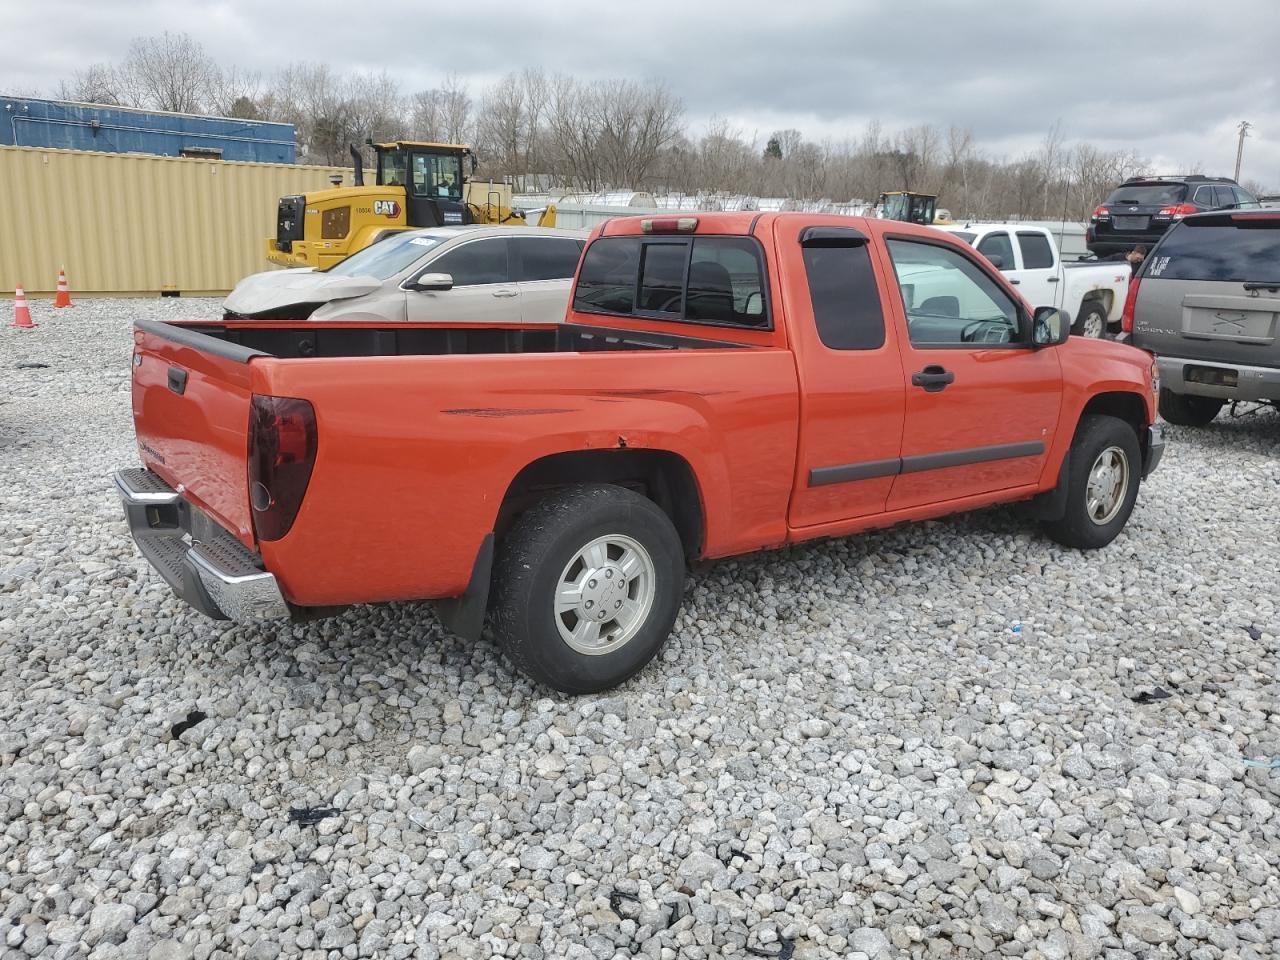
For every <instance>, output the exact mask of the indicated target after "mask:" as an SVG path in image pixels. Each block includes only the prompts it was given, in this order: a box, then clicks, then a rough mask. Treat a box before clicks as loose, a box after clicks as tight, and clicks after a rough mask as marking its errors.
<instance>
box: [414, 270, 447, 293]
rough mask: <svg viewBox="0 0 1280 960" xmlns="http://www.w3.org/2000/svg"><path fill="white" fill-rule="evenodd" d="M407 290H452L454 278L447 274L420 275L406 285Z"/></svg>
mask: <svg viewBox="0 0 1280 960" xmlns="http://www.w3.org/2000/svg"><path fill="white" fill-rule="evenodd" d="M405 289H406V290H421V291H424V292H426V291H431V290H452V289H453V277H452V276H450V275H449V274H447V273H423V274H419V275H418V277H417V279H416V280H411V281H409V282H408V283H406V284H405Z"/></svg>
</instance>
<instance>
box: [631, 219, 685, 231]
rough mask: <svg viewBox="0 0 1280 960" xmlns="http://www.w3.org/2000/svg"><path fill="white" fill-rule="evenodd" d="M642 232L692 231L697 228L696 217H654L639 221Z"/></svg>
mask: <svg viewBox="0 0 1280 960" xmlns="http://www.w3.org/2000/svg"><path fill="white" fill-rule="evenodd" d="M640 229H641V231H642V232H644V233H693V231H695V230H697V229H698V218H697V217H654V218H652V219H649V218H646V219H644V220H641V221H640Z"/></svg>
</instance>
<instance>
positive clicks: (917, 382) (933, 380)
mask: <svg viewBox="0 0 1280 960" xmlns="http://www.w3.org/2000/svg"><path fill="white" fill-rule="evenodd" d="M955 379H956V375H955V374H954V373H952V372H951V371H950V370H947V369H946V368H945V367H941V366H939V365H938V364H936V363H931V364H929V366H927V367H925V368H924V369H923V370H921V371H920V372H919V373H913V374H912V375H911V385H912V386H913V387H924V390H925V393H937V392H938V391H939V390H945V389H947V384H949V383H955Z"/></svg>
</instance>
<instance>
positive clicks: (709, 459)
mask: <svg viewBox="0 0 1280 960" xmlns="http://www.w3.org/2000/svg"><path fill="white" fill-rule="evenodd" d="M1070 327H1071V320H1070V318H1069V317H1067V316H1066V315H1065V314H1063V313H1062V312H1061V311H1060V310H1058V309H1056V308H1053V307H1044V308H1040V309H1033V308H1032V307H1031V306H1030V305H1028V304H1027V303H1026V302H1025V301H1024V300H1023V299H1022V298H1021V297H1020V296H1019V295H1018V292H1017V291H1016V290H1015V289H1014V288H1013V287H1012V286H1010V285H1009V284H1008V283H1007V281H1006V280H1005V278H1004V277H1002V276H1001V275H1000V273H999V271H997V270H995V269H994V268H993V267H992V265H991V264H990V263H989V262H988V261H987V260H986V259H985V258H984V257H983V256H982V255H981V254H979V253H978V252H977V251H976V250H974V249H973V248H972V247H970V246H968V245H967V244H965V243H962V242H961V241H960V240H958V239H956V238H953V237H950V236H948V235H946V234H944V233H941V232H940V231H937V230H935V229H932V228H930V227H918V226H913V225H910V224H904V223H899V222H893V221H877V220H864V219H854V218H844V217H834V216H819V215H808V214H770V213H764V214H710V215H706V214H704V215H699V216H696V217H684V216H681V217H652V218H626V219H616V220H611V221H609V222H608V223H606V224H603V225H601V226H600V227H597V228H596V230H595V231H594V232H593V234H592V236H591V239H590V241H589V244H588V246H587V249H586V251H585V254H584V257H583V260H582V263H581V264H580V266H579V268H578V276H577V278H576V281H575V289H574V294H573V297H572V299H571V301H570V305H569V309H568V313H567V316H566V318H565V322H564V323H563V324H559V325H556V326H555V327H551V328H548V327H545V326H544V327H541V328H537V327H535V326H527V325H526V326H520V325H514V326H513V325H497V324H471V325H467V324H445V325H442V324H440V323H439V322H436V323H431V324H415V323H412V322H410V323H403V322H401V323H394V324H389V323H381V322H376V321H366V322H345V323H344V322H340V321H331V322H329V323H326V324H323V325H321V324H313V323H306V322H301V323H298V322H264V321H261V320H259V321H251V322H236V321H225V322H222V323H207V322H203V323H200V322H188V323H156V322H153V321H146V320H142V321H138V323H137V325H136V329H135V332H134V341H135V346H134V354H133V414H134V422H135V426H136V431H137V438H138V450H139V453H140V455H141V460H142V463H143V466H142V467H140V468H133V469H126V470H122V471H120V472H119V473H117V474H116V483H117V485H118V487H119V490H120V493H121V495H122V498H123V500H124V503H125V509H126V513H127V515H128V520H129V524H130V527H131V530H132V532H133V536H134V538H135V539H136V540H137V543H138V545H139V547H140V548H141V550H142V552H143V554H144V555H145V556H146V557H147V558H148V559H149V560H150V561H151V563H152V564H153V565H154V566H155V567H156V569H157V570H158V571H159V572H160V574H161V575H162V576H163V577H164V578H165V580H166V581H168V583H169V584H170V585H172V586H173V588H174V590H175V592H176V593H177V594H178V595H179V596H180V597H182V598H183V599H185V600H187V601H188V602H190V603H191V604H192V605H194V606H195V607H196V608H198V609H199V610H200V611H202V612H203V613H205V614H207V615H209V616H211V617H215V618H230V619H236V620H254V619H262V618H275V617H282V618H283V617H295V618H304V617H308V616H316V615H322V614H324V613H326V612H329V611H331V610H332V609H333V608H340V607H342V606H345V605H349V604H356V603H376V602H383V601H394V600H410V599H433V600H436V601H437V610H438V613H439V616H440V619H441V620H442V622H443V623H444V624H445V625H446V626H447V627H448V628H450V629H452V630H454V631H455V632H456V633H458V634H460V635H462V636H464V637H468V638H477V637H478V636H479V635H480V633H481V629H482V627H483V625H484V623H485V622H486V619H487V622H488V623H489V625H490V626H491V628H492V631H493V634H494V635H495V636H496V639H497V640H498V642H499V644H500V645H501V647H502V649H503V651H504V652H505V653H506V655H507V656H508V657H509V659H510V660H511V661H512V662H513V663H514V664H515V665H516V666H517V667H518V668H520V669H521V670H523V671H525V672H526V673H527V674H529V675H530V676H531V677H533V678H534V679H536V680H538V681H540V682H542V683H544V684H547V685H549V686H552V687H555V688H557V689H559V690H562V691H565V692H573V693H581V692H589V691H596V690H601V689H604V688H607V687H610V686H613V685H615V684H617V683H620V682H622V681H623V680H625V679H627V678H628V677H630V676H631V675H633V674H634V673H636V672H637V671H638V670H640V669H641V668H642V667H643V666H644V665H645V664H646V663H647V662H648V661H649V660H650V659H651V658H652V657H653V656H654V654H655V653H656V652H657V651H658V649H659V648H660V647H661V645H662V643H663V642H664V641H665V640H666V638H667V636H668V634H669V633H670V631H671V628H672V625H673V623H674V621H675V617H676V614H677V611H678V608H679V606H680V603H681V597H682V592H683V585H684V574H685V570H686V565H687V564H688V563H689V562H691V561H693V560H702V559H712V558H718V557H727V556H732V555H735V554H744V553H749V552H751V551H755V550H762V549H767V548H771V547H778V546H781V545H783V544H788V543H796V542H800V541H805V540H811V539H814V538H817V537H831V536H842V535H845V534H851V533H855V532H857V531H860V530H866V529H869V528H873V527H884V526H888V525H890V524H895V523H898V522H900V521H904V520H916V519H922V518H928V517H937V516H941V515H943V514H949V513H955V512H957V511H964V510H972V509H974V508H978V507H984V506H987V505H989V504H995V503H1004V502H1012V501H1024V500H1029V501H1033V512H1034V513H1036V514H1038V515H1039V517H1040V519H1041V520H1042V522H1043V523H1044V525H1045V528H1046V530H1047V531H1048V534H1049V536H1051V537H1053V538H1054V539H1055V540H1057V541H1058V542H1060V543H1063V544H1066V545H1069V546H1072V547H1078V548H1085V549H1089V548H1096V547H1102V546H1105V545H1106V544H1108V543H1110V542H1111V540H1112V539H1113V538H1115V537H1116V535H1117V534H1118V533H1119V532H1120V530H1121V529H1122V528H1123V526H1124V524H1125V522H1126V521H1127V520H1128V518H1129V514H1130V512H1131V510H1132V509H1133V505H1134V501H1135V499H1136V497H1137V495H1138V486H1139V483H1140V481H1141V480H1142V479H1143V478H1144V477H1145V476H1146V475H1147V474H1148V473H1149V472H1150V471H1151V470H1152V469H1153V468H1154V467H1155V465H1156V463H1157V462H1158V460H1159V459H1160V455H1161V452H1162V450H1163V441H1162V439H1161V435H1160V433H1159V430H1158V429H1157V428H1156V427H1154V426H1153V425H1152V424H1153V421H1154V419H1155V397H1154V395H1153V393H1152V390H1153V361H1152V358H1151V356H1150V355H1149V354H1147V353H1145V352H1143V351H1140V350H1137V349H1135V348H1133V347H1129V346H1125V345H1122V344H1117V343H1111V342H1106V341H1099V340H1086V339H1081V338H1070V339H1068V334H1069V332H1070Z"/></svg>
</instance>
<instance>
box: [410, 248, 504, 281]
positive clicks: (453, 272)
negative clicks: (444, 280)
mask: <svg viewBox="0 0 1280 960" xmlns="http://www.w3.org/2000/svg"><path fill="white" fill-rule="evenodd" d="M428 270H430V272H431V273H447V274H449V275H450V276H451V277H453V285H454V286H455V287H471V286H476V285H477V284H481V283H507V282H509V281H510V280H511V272H510V270H508V268H507V238H506V237H494V238H492V239H488V240H472V241H471V242H470V243H464V244H463V245H462V246H460V247H455V248H454V249H452V250H449V251H446V252H445V253H443V254H441V255H440V256H439V257H437V258H436V259H435V260H432V261H431V263H430V264H428Z"/></svg>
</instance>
